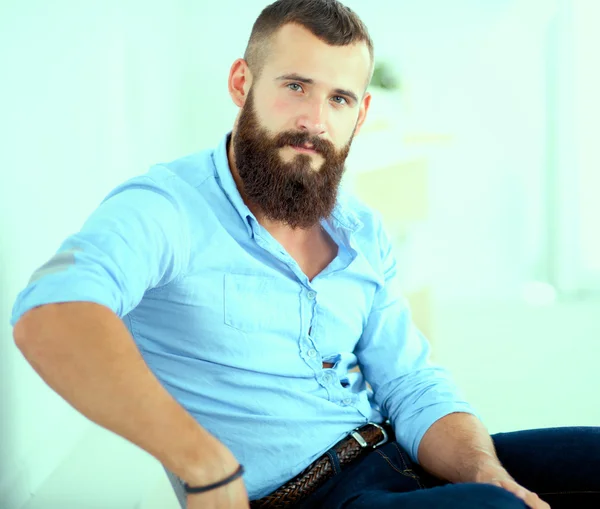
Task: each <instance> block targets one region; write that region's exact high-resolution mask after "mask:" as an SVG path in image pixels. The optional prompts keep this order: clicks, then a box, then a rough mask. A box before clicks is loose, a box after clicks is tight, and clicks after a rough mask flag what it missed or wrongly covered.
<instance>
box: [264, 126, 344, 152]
mask: <svg viewBox="0 0 600 509" xmlns="http://www.w3.org/2000/svg"><path fill="white" fill-rule="evenodd" d="M274 144H275V146H276V147H277V148H283V147H286V146H288V145H293V146H297V147H301V146H303V145H311V148H312V149H313V150H314V151H316V152H318V153H320V154H321V155H323V156H324V157H330V156H332V155H334V154H335V148H334V146H333V144H332V143H331V142H330V141H327V140H324V139H323V138H319V137H318V136H311V135H310V134H308V133H306V132H302V131H285V132H283V133H279V134H278V135H277V136H276V138H275V140H274Z"/></svg>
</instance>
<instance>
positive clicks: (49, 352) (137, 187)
mask: <svg viewBox="0 0 600 509" xmlns="http://www.w3.org/2000/svg"><path fill="white" fill-rule="evenodd" d="M372 71H373V46H372V42H371V39H370V37H369V35H368V33H367V30H366V28H365V27H364V25H363V24H362V22H361V21H360V20H359V19H358V18H357V17H356V15H355V14H354V13H352V12H351V11H350V10H349V9H347V8H346V7H344V6H343V5H341V4H340V3H338V2H337V1H335V0H279V1H277V2H275V3H274V4H272V5H270V6H268V7H267V8H266V9H265V10H264V11H263V13H262V14H261V15H260V17H259V18H258V20H257V21H256V23H255V25H254V29H253V31H252V35H251V38H250V42H249V45H248V48H247V51H246V54H245V58H244V59H239V60H237V61H236V62H235V63H234V64H233V66H232V68H231V73H230V76H229V91H230V94H231V97H232V99H233V101H234V102H235V104H236V105H237V106H238V107H239V108H240V113H239V115H238V117H237V119H236V123H235V126H234V129H233V131H232V133H231V134H230V135H227V136H226V137H225V138H224V139H223V142H222V143H221V145H220V146H219V147H218V148H217V149H215V150H209V151H204V152H200V153H197V154H193V155H191V156H188V157H185V158H182V159H179V160H176V161H173V162H171V163H168V164H162V165H157V166H155V167H153V168H152V169H151V170H150V171H149V172H148V173H147V174H146V175H143V176H139V177H136V178H133V179H131V180H129V181H128V182H125V183H124V184H122V185H121V186H119V187H117V188H116V189H115V190H114V191H113V192H112V193H111V194H110V195H109V196H108V197H107V198H106V199H105V201H104V202H103V203H102V204H101V205H100V206H99V207H98V209H97V210H96V211H95V212H94V213H93V214H92V215H91V217H90V218H89V219H88V220H87V221H86V223H85V224H84V226H83V227H82V229H81V231H80V232H79V233H77V234H75V235H73V236H71V237H70V238H68V239H67V240H66V241H65V242H64V243H63V245H62V246H61V247H60V249H59V251H58V253H57V254H56V255H55V256H54V258H52V259H51V260H50V261H49V262H48V263H47V264H46V265H44V266H43V267H41V268H40V269H39V270H38V271H37V272H36V273H35V274H34V275H33V277H32V279H31V281H30V283H29V285H28V286H27V288H26V289H25V290H23V292H22V293H21V294H20V295H19V297H18V299H17V302H16V304H15V308H14V312H13V318H12V323H13V324H15V323H16V325H15V329H14V336H15V340H16V342H17V345H18V346H19V348H20V349H21V351H22V352H23V353H24V355H25V356H26V358H27V359H28V360H29V362H30V363H31V364H32V365H33V366H34V368H35V369H36V370H37V371H38V372H39V374H40V375H41V376H42V377H43V378H44V380H46V382H47V383H48V384H49V385H50V386H51V387H53V388H54V389H55V390H56V391H57V392H58V393H59V394H61V395H62V396H63V397H64V398H65V399H66V400H67V401H69V402H70V403H71V404H72V405H73V406H74V407H75V408H77V409H78V410H79V411H81V412H82V413H83V414H84V415H86V416H87V417H88V418H90V419H92V420H93V421H95V422H96V423H98V424H100V425H102V426H104V427H106V428H108V429H110V430H112V431H114V432H115V433H118V434H120V435H121V436H123V437H125V438H127V439H128V440H130V441H132V442H134V443H136V444H137V445H139V446H140V447H142V448H144V449H145V450H147V451H148V452H150V453H151V454H153V455H154V456H155V457H156V458H158V459H159V460H160V461H161V462H162V463H163V464H164V465H165V468H166V469H167V470H168V471H169V472H170V473H172V474H173V475H172V477H173V478H174V479H179V480H181V482H182V483H185V488H186V490H187V492H188V495H187V500H183V499H182V504H187V507H188V508H189V509H198V508H215V509H217V508H218V509H221V508H235V509H239V508H245V507H248V506H249V502H248V501H249V500H252V501H253V502H252V506H253V507H302V508H309V507H326V508H328V509H329V508H331V509H335V508H338V507H339V508H341V507H345V508H350V509H356V508H359V507H366V506H371V505H373V506H375V507H380V508H384V509H385V508H392V507H394V508H413V507H426V508H449V507H452V508H455V507H468V508H474V507H498V508H500V507H502V508H517V507H521V508H522V507H525V504H527V505H528V506H529V507H533V508H535V509H542V508H547V507H549V506H548V504H547V503H546V502H544V501H542V500H541V499H540V498H539V496H538V495H537V494H536V493H535V492H536V491H537V492H539V493H540V494H542V495H543V496H544V497H546V498H548V499H550V497H551V495H549V493H554V492H583V491H587V492H592V491H596V493H597V492H598V491H600V483H599V482H598V481H597V479H596V476H595V475H593V473H594V471H596V472H597V471H598V470H599V469H600V433H599V430H598V429H596V428H585V429H579V428H578V429H575V428H573V429H571V428H564V429H559V430H538V431H531V432H522V433H513V434H504V435H496V436H495V437H494V439H493V440H492V438H491V437H490V436H489V434H488V433H487V431H486V429H485V427H484V426H483V424H482V423H481V422H480V421H479V419H478V418H477V416H476V414H475V412H474V410H473V409H472V408H471V407H470V406H469V405H468V403H466V402H465V401H464V400H463V399H462V398H461V396H460V395H459V393H458V391H457V390H456V388H455V387H454V385H453V383H452V382H451V380H450V378H449V377H448V376H447V374H446V372H445V371H444V370H443V369H441V368H439V367H437V366H434V365H432V364H431V363H430V362H429V360H428V354H429V349H428V344H427V342H426V340H425V339H424V338H423V337H422V335H421V334H420V333H419V332H418V331H417V330H416V329H415V327H414V325H413V324H412V322H411V319H410V313H409V310H408V307H407V305H406V302H405V300H404V299H403V298H402V297H401V295H400V294H399V293H398V291H397V290H396V288H395V284H394V281H395V273H396V268H395V262H394V259H393V256H392V254H391V248H390V244H389V241H388V239H387V237H386V235H385V233H384V232H383V230H382V227H381V223H380V221H379V219H378V218H377V217H375V216H374V215H373V214H372V213H371V211H369V210H368V209H367V208H365V207H364V206H362V205H360V204H359V203H357V202H355V201H354V200H353V199H352V198H350V197H347V196H344V195H342V194H341V193H338V185H339V182H340V179H341V177H342V174H343V170H344V162H345V159H346V156H347V154H348V150H349V148H350V145H351V143H352V139H353V137H354V136H355V135H357V134H358V133H359V132H360V129H361V126H362V125H363V123H364V121H365V118H366V116H367V112H368V109H369V105H370V101H371V97H370V95H369V94H368V92H367V91H366V90H367V85H368V84H369V81H370V77H371V75H372ZM356 366H360V368H361V373H356V372H353V371H351V370H352V368H354V367H356ZM363 376H364V378H363ZM366 381H368V382H369V383H370V385H371V386H372V389H373V391H368V390H367V386H366ZM386 419H389V420H390V422H391V425H392V427H393V429H392V427H388V426H387V425H386V423H385V422H384V421H385V420H386ZM369 423H375V424H369ZM494 445H496V448H497V451H498V456H499V457H498V456H497V454H496V451H495V447H494ZM552 447H554V448H555V449H551V448H552ZM584 458H585V461H586V463H585V469H587V470H585V469H584V468H583V465H582V462H583V461H582V460H583V459H584ZM502 463H504V465H505V466H506V468H505V466H503V464H502ZM242 465H243V467H242ZM542 469H544V473H542ZM509 471H510V473H509ZM242 474H243V475H242ZM511 475H512V476H514V478H513V477H512V476H511ZM588 495H589V493H588ZM574 496H576V495H572V496H571V498H569V504H571V505H569V507H573V506H574V504H575V505H577V504H579V505H577V507H597V504H598V501H599V499H598V495H595V497H596V498H594V499H591V498H588V499H583V498H581V499H577V501H576V502H574V500H575V498H573V497H574ZM592 496H593V495H592ZM558 501H559V502H560V499H558ZM585 504H587V505H585Z"/></svg>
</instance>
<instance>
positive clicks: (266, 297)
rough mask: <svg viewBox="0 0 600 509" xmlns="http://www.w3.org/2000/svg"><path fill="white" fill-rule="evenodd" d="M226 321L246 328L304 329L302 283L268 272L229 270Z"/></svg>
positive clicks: (271, 330)
mask: <svg viewBox="0 0 600 509" xmlns="http://www.w3.org/2000/svg"><path fill="white" fill-rule="evenodd" d="M223 293H224V304H225V305H224V312H225V316H224V319H225V324H226V325H228V326H229V327H233V328H234V329H237V330H240V331H243V332H262V333H275V334H286V335H289V334H293V335H294V336H297V335H298V334H299V332H300V324H301V317H300V293H301V287H300V284H299V283H295V282H293V281H290V280H287V279H284V278H281V279H279V278H275V277H268V276H250V275H244V274H225V280H224V292H223Z"/></svg>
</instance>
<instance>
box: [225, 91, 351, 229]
mask: <svg viewBox="0 0 600 509" xmlns="http://www.w3.org/2000/svg"><path fill="white" fill-rule="evenodd" d="M353 136H354V135H353ZM353 136H352V137H351V138H350V141H349V142H348V144H347V145H346V146H345V147H343V148H342V149H340V150H336V149H335V147H334V146H333V144H332V143H331V142H329V141H326V140H323V139H322V138H319V137H318V136H311V135H309V134H308V133H306V132H303V131H285V132H282V133H279V134H277V135H275V136H270V135H269V133H268V131H267V130H266V129H265V128H263V127H262V126H261V124H260V122H259V121H258V118H257V115H256V112H255V109H254V100H253V94H252V91H250V93H249V95H248V99H247V101H246V104H245V105H244V107H243V108H242V112H241V114H240V117H239V120H238V126H237V132H236V134H235V136H234V137H233V140H232V143H233V150H234V154H235V161H236V166H237V171H238V174H239V176H240V179H241V181H242V184H243V193H244V195H245V198H246V199H248V200H249V201H251V202H252V203H253V204H255V205H256V206H258V207H259V208H260V210H261V212H262V213H263V214H264V215H265V216H266V218H267V219H270V220H272V221H278V222H281V223H284V224H286V225H288V226H290V227H291V228H306V229H308V228H310V227H312V226H314V225H316V224H317V223H318V222H319V221H320V220H321V219H322V218H328V217H329V216H330V215H331V212H332V211H333V208H334V207H335V204H336V200H337V193H338V188H339V185H340V182H341V179H342V175H343V174H344V170H345V167H344V163H345V161H346V158H347V157H348V153H349V151H350V145H351V144H352V138H353ZM307 143H310V144H312V148H313V150H315V151H316V152H318V153H319V155H320V156H321V157H322V158H323V163H322V165H321V168H319V169H318V170H314V169H312V168H311V157H312V156H310V155H307V154H297V155H296V156H294V158H293V159H292V160H291V161H290V162H285V161H283V159H282V158H281V155H280V149H281V148H282V147H286V146H302V145H304V144H307Z"/></svg>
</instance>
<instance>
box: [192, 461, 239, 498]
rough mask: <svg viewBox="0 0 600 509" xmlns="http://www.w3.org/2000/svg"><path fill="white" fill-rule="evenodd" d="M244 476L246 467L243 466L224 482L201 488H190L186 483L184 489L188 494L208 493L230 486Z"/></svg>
mask: <svg viewBox="0 0 600 509" xmlns="http://www.w3.org/2000/svg"><path fill="white" fill-rule="evenodd" d="M242 475H244V467H243V466H242V465H240V466H239V467H238V469H237V470H236V471H235V472H234V473H233V474H231V475H230V476H229V477H226V478H225V479H223V480H222V481H219V482H216V483H213V484H209V485H208V486H199V487H194V486H190V485H189V484H188V483H184V484H183V487H184V488H185V492H186V493H205V492H207V491H210V490H214V489H216V488H220V487H221V486H225V485H226V484H229V483H230V482H232V481H235V480H236V479H237V478H239V477H242Z"/></svg>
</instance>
